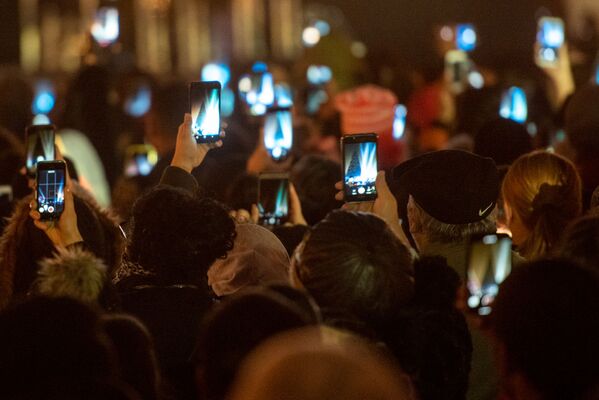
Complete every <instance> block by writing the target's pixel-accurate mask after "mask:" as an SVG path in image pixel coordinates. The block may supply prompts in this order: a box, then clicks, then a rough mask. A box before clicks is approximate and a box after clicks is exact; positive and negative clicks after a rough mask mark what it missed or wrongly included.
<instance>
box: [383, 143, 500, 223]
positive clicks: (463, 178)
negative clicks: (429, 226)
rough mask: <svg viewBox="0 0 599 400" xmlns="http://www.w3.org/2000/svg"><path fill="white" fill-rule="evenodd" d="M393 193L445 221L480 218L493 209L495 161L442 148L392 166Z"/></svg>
mask: <svg viewBox="0 0 599 400" xmlns="http://www.w3.org/2000/svg"><path fill="white" fill-rule="evenodd" d="M393 180H394V181H395V182H394V183H393V186H394V187H395V188H397V190H398V191H399V194H398V193H395V194H396V196H399V197H402V198H404V199H406V198H407V196H408V195H411V196H412V197H414V200H416V203H418V205H420V207H422V208H423V209H424V210H425V211H426V212H427V213H428V214H429V215H430V216H432V217H433V218H435V219H437V220H439V221H441V222H444V223H446V224H453V225H458V224H468V223H472V222H477V221H481V220H483V219H484V218H486V217H487V216H489V214H491V212H492V211H493V209H494V208H495V204H496V202H497V198H498V196H499V174H498V172H497V167H496V166H495V162H494V161H493V160H492V159H490V158H483V157H480V156H477V155H475V154H472V153H468V152H465V151H458V150H443V151H435V152H432V153H427V154H424V155H422V156H419V157H416V158H413V159H411V160H408V161H406V162H404V163H402V164H400V165H398V166H397V167H395V168H394V169H393Z"/></svg>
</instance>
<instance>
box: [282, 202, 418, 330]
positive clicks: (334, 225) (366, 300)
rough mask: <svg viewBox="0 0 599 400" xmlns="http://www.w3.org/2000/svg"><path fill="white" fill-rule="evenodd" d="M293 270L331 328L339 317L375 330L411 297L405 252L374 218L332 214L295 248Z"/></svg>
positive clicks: (409, 268)
mask: <svg viewBox="0 0 599 400" xmlns="http://www.w3.org/2000/svg"><path fill="white" fill-rule="evenodd" d="M291 270H292V271H291V274H292V281H293V283H294V285H296V286H298V287H303V288H305V289H306V290H307V291H308V292H309V293H310V295H312V297H314V299H315V300H316V303H317V304H318V305H319V306H320V307H321V308H322V310H323V314H324V316H325V321H326V320H328V322H329V323H331V324H333V325H335V322H334V319H335V317H336V316H341V317H342V318H349V319H356V320H358V321H361V322H364V323H367V324H369V326H370V327H372V328H373V329H376V328H377V326H379V325H382V324H384V323H385V322H386V321H387V320H388V319H389V318H391V317H392V315H393V314H394V313H395V312H397V311H398V310H399V309H400V308H401V307H402V306H403V305H405V304H406V303H408V302H409V301H410V300H411V298H412V295H413V293H414V278H413V269H412V262H411V258H410V255H409V253H408V250H407V249H406V248H405V247H404V246H403V245H402V243H401V242H400V241H399V239H398V238H397V237H396V236H395V235H394V234H393V232H392V231H391V230H390V229H389V227H388V226H387V224H386V223H385V221H383V220H382V219H380V218H378V217H377V216H375V215H373V214H367V213H359V212H349V211H333V212H331V213H330V214H329V215H328V216H327V217H326V218H325V219H324V220H322V221H321V222H320V223H319V224H317V225H316V226H315V227H314V228H313V230H312V231H311V232H310V234H309V235H308V236H307V238H306V239H305V240H304V242H303V244H302V245H300V247H298V249H297V250H296V253H295V254H294V259H293V262H292V268H291Z"/></svg>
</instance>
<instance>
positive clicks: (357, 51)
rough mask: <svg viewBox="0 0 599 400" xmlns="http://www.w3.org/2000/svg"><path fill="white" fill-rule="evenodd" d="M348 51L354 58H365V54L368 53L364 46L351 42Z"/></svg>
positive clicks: (360, 43)
mask: <svg viewBox="0 0 599 400" xmlns="http://www.w3.org/2000/svg"><path fill="white" fill-rule="evenodd" d="M349 51H350V52H351V53H352V55H353V56H354V57H356V58H364V57H366V53H368V49H367V48H366V45H365V44H364V43H362V42H353V43H352V44H351V46H350V48H349Z"/></svg>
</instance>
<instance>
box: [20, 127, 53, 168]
mask: <svg viewBox="0 0 599 400" xmlns="http://www.w3.org/2000/svg"><path fill="white" fill-rule="evenodd" d="M55 132H56V127H55V126H54V125H30V126H28V127H27V130H26V131H25V133H26V137H27V139H26V143H27V157H26V160H25V167H26V168H27V174H28V175H29V176H30V177H32V178H33V177H35V171H36V164H37V163H38V162H40V161H47V160H54V136H55Z"/></svg>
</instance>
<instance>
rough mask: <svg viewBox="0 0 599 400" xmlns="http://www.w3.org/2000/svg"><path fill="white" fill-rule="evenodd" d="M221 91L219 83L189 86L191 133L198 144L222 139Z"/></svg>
mask: <svg viewBox="0 0 599 400" xmlns="http://www.w3.org/2000/svg"><path fill="white" fill-rule="evenodd" d="M220 91H221V86H220V83H219V82H217V81H209V82H192V83H191V84H190V85H189V105H190V110H191V132H192V134H193V137H194V138H195V140H196V142H197V143H212V142H216V141H218V140H219V139H220Z"/></svg>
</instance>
